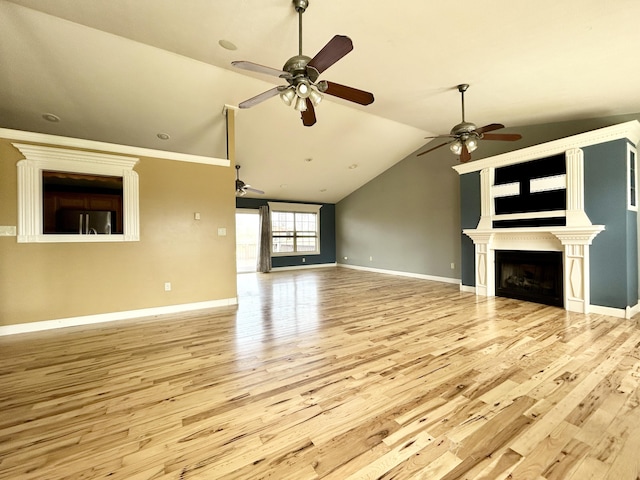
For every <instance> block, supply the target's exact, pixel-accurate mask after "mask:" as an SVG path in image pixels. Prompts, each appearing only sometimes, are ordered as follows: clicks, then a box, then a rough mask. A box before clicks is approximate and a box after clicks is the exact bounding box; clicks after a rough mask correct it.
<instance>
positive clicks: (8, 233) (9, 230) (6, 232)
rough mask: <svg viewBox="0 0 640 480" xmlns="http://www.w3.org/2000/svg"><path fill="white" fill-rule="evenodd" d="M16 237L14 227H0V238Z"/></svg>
mask: <svg viewBox="0 0 640 480" xmlns="http://www.w3.org/2000/svg"><path fill="white" fill-rule="evenodd" d="M15 236H16V227H15V226H7V225H3V226H0V237H15Z"/></svg>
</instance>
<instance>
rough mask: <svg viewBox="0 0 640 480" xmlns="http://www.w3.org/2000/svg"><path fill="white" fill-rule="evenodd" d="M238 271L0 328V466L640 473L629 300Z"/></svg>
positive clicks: (43, 472) (51, 474)
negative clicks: (113, 310)
mask: <svg viewBox="0 0 640 480" xmlns="http://www.w3.org/2000/svg"><path fill="white" fill-rule="evenodd" d="M238 288H239V298H240V306H239V307H238V308H237V309H236V308H233V309H225V310H221V311H220V310H219V311H215V312H208V313H202V312H200V313H192V314H190V315H180V316H176V317H174V318H170V319H161V320H158V319H148V320H142V321H141V320H135V321H133V320H132V321H125V322H115V323H110V324H102V325H96V326H92V327H88V328H84V329H80V328H68V329H62V330H57V331H49V332H41V333H33V334H24V335H17V336H10V337H3V338H0V349H1V352H2V355H1V358H0V428H1V431H0V478H2V479H24V480H27V479H48V480H53V479H63V478H64V479H94V478H107V477H108V478H110V479H127V480H141V479H176V480H178V479H180V480H188V479H219V478H224V479H260V478H271V479H278V480H279V479H295V480H305V479H316V478H324V479H339V480H344V479H408V478H416V479H429V480H435V479H445V480H453V479H476V480H480V479H483V480H494V479H518V480H522V479H535V480H543V479H546V480H552V479H563V480H564V479H567V480H586V479H592V480H596V479H610V480H627V479H629V480H636V479H638V478H640V388H639V384H640V328H639V325H638V320H637V319H633V320H621V319H616V318H612V317H606V316H602V315H580V314H573V313H567V312H565V311H564V310H562V309H559V308H555V307H546V306H542V305H536V304H532V303H525V302H520V301H516V300H509V299H502V298H490V299H486V298H476V297H475V296H474V295H471V294H468V293H460V292H459V288H458V286H457V285H450V284H443V283H436V282H430V281H425V280H419V279H411V278H403V277H394V276H390V275H381V274H375V273H368V272H362V271H356V270H349V269H343V268H337V269H334V268H327V269H317V270H301V271H295V272H278V273H271V274H268V275H259V276H256V275H250V274H249V275H241V276H240V278H239V287H238Z"/></svg>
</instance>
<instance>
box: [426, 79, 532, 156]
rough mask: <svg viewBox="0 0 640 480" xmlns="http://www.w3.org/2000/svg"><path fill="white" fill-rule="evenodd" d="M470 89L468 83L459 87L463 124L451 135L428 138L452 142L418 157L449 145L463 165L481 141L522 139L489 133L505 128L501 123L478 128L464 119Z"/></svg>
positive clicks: (512, 134)
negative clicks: (444, 139) (466, 98)
mask: <svg viewBox="0 0 640 480" xmlns="http://www.w3.org/2000/svg"><path fill="white" fill-rule="evenodd" d="M468 88H469V85H468V84H466V83H462V84H460V85H458V91H459V92H460V95H461V96H462V122H460V123H459V124H457V125H456V126H455V127H453V128H452V129H451V132H449V135H438V136H436V137H426V138H452V140H449V141H447V142H444V143H441V144H440V145H437V146H435V147H433V148H430V149H429V150H425V151H424V152H421V153H419V154H418V155H417V156H418V157H419V156H420V155H424V154H425V153H429V152H432V151H433V150H436V149H438V148H440V147H444V146H445V145H449V148H450V149H451V151H452V152H453V153H454V154H456V155H460V161H461V162H462V163H466V162H468V161H469V160H471V152H473V151H474V150H475V149H476V148H478V141H479V140H503V141H508V142H513V141H515V140H520V139H521V138H522V135H519V134H517V133H487V132H493V131H494V130H499V129H501V128H504V125H502V124H501V123H490V124H489V125H485V126H484V127H480V128H477V127H476V125H475V124H474V123H471V122H466V121H465V119H464V92H466V91H467V89H468Z"/></svg>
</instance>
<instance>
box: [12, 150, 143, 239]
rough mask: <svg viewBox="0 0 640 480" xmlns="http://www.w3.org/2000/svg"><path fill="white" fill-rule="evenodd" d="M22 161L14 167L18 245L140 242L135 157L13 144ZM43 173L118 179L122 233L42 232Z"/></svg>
mask: <svg viewBox="0 0 640 480" xmlns="http://www.w3.org/2000/svg"><path fill="white" fill-rule="evenodd" d="M13 146H14V147H16V148H17V149H18V150H19V151H20V152H21V153H22V154H23V155H24V157H25V158H24V160H20V161H19V162H18V163H17V168H18V235H17V241H18V243H96V242H131V241H139V240H140V211H139V210H140V209H139V188H138V174H137V172H135V171H133V167H134V166H135V165H136V164H137V163H138V160H139V159H138V158H132V157H125V156H121V155H112V154H106V153H97V152H88V151H83V150H70V149H66V148H57V147H48V146H42V145H30V144H22V143H13ZM43 171H59V172H68V173H80V174H92V175H107V176H116V177H122V187H123V198H122V201H123V206H122V209H123V213H122V216H123V219H122V220H123V233H122V234H112V235H64V234H63V235H57V234H45V233H43V230H44V226H43V222H44V219H43V209H42V201H43V182H42V172H43Z"/></svg>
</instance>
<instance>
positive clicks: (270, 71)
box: [231, 60, 291, 78]
mask: <svg viewBox="0 0 640 480" xmlns="http://www.w3.org/2000/svg"><path fill="white" fill-rule="evenodd" d="M231 65H233V66H234V67H237V68H242V69H243V70H249V71H251V72H258V73H265V74H267V75H273V76H274V77H283V76H284V77H290V76H291V75H289V74H288V73H287V72H284V71H282V70H278V69H277V68H271V67H265V66H264V65H259V64H257V63H253V62H246V61H244V60H239V61H236V62H231ZM284 77H283V78H284Z"/></svg>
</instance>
